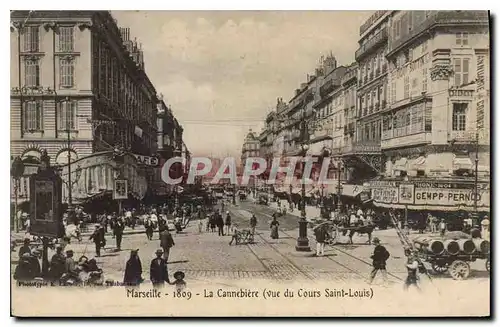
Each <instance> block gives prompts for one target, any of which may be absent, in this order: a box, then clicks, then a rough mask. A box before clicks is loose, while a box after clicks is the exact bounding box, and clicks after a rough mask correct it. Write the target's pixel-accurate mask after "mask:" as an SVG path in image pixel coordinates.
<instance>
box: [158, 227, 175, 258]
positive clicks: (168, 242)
mask: <svg viewBox="0 0 500 327" xmlns="http://www.w3.org/2000/svg"><path fill="white" fill-rule="evenodd" d="M174 245H175V242H174V239H173V237H172V234H170V231H169V230H168V226H164V227H163V230H162V231H160V247H161V248H162V249H163V258H164V259H165V262H168V257H169V255H170V248H171V247H172V246H174Z"/></svg>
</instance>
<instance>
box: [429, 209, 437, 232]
mask: <svg viewBox="0 0 500 327" xmlns="http://www.w3.org/2000/svg"><path fill="white" fill-rule="evenodd" d="M427 225H428V226H429V230H430V232H431V233H436V232H437V229H436V222H435V219H434V216H432V215H431V214H430V213H428V214H427Z"/></svg>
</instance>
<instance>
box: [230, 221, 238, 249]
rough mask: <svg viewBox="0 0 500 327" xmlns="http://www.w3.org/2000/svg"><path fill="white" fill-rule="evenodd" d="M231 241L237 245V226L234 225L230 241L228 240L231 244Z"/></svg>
mask: <svg viewBox="0 0 500 327" xmlns="http://www.w3.org/2000/svg"><path fill="white" fill-rule="evenodd" d="M233 241H234V242H235V243H236V245H238V226H236V225H234V228H233V234H232V235H231V241H230V242H229V245H232V244H233Z"/></svg>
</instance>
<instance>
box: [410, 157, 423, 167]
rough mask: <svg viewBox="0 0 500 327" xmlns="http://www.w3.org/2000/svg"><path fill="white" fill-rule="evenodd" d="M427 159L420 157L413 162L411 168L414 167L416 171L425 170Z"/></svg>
mask: <svg viewBox="0 0 500 327" xmlns="http://www.w3.org/2000/svg"><path fill="white" fill-rule="evenodd" d="M426 159H427V158H426V157H424V156H420V157H418V158H417V159H415V160H413V161H412V163H411V166H413V169H414V170H425V162H426Z"/></svg>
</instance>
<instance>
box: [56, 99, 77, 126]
mask: <svg viewBox="0 0 500 327" xmlns="http://www.w3.org/2000/svg"><path fill="white" fill-rule="evenodd" d="M76 111H77V102H76V101H65V102H61V103H60V104H59V112H58V118H59V119H58V129H59V130H68V129H69V130H76Z"/></svg>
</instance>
